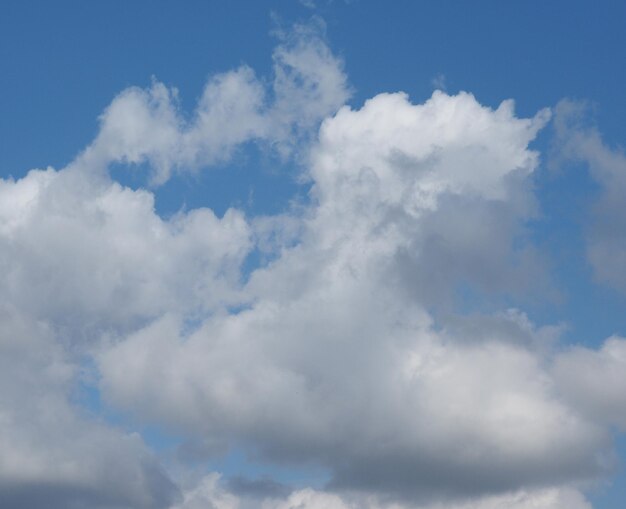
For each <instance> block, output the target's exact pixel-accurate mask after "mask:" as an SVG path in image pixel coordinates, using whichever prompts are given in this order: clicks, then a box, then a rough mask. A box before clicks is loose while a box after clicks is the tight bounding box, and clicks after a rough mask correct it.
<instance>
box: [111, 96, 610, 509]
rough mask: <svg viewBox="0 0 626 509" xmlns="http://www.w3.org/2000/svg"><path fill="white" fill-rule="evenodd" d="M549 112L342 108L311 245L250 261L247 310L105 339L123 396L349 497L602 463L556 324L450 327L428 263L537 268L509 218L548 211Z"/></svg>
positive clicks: (461, 273)
mask: <svg viewBox="0 0 626 509" xmlns="http://www.w3.org/2000/svg"><path fill="white" fill-rule="evenodd" d="M546 119H547V112H540V113H539V114H538V115H537V116H536V117H535V118H534V119H518V118H517V117H515V116H514V114H513V110H512V104H511V103H510V102H506V103H504V104H503V105H501V106H500V107H499V108H498V109H496V110H491V109H489V108H485V107H483V106H481V105H479V104H478V103H477V101H476V100H475V99H474V98H473V97H472V96H471V95H469V94H460V95H459V96H447V95H445V94H443V93H441V92H436V93H435V94H434V95H433V97H432V98H431V99H430V100H429V101H427V102H426V103H425V104H424V105H413V104H411V103H410V102H409V101H408V99H407V97H406V96H405V95H403V94H385V95H381V96H378V97H376V98H374V99H372V100H370V101H368V102H367V103H366V104H365V105H364V106H363V108H361V109H360V110H351V109H349V108H347V107H346V108H343V109H342V110H340V111H339V112H338V113H337V115H336V116H335V117H333V118H331V119H327V120H326V121H325V122H324V124H323V125H322V128H321V131H320V139H319V143H318V144H317V146H316V147H314V148H313V150H312V155H311V170H310V178H311V179H312V181H313V187H312V191H311V205H310V207H309V210H308V211H306V212H304V213H303V214H302V226H301V228H300V233H299V238H298V241H297V242H295V245H291V244H290V245H287V246H284V247H283V248H282V250H280V256H279V257H278V258H277V259H276V260H274V261H273V262H272V263H270V264H269V265H268V266H267V267H263V268H259V269H257V270H255V271H254V272H253V273H252V274H251V276H250V279H249V282H248V284H247V285H246V286H245V288H243V290H242V292H243V294H244V295H246V297H247V302H248V303H249V305H248V307H247V308H246V309H244V310H242V311H240V312H238V313H236V314H223V315H214V316H212V317H210V318H208V319H207V320H205V321H204V323H203V324H202V326H201V327H199V328H198V330H196V331H194V332H192V333H190V334H181V332H180V331H181V321H180V318H178V317H176V316H175V315H168V316H166V317H163V318H162V319H159V320H157V321H155V322H153V323H152V324H151V325H149V326H148V327H146V328H145V329H142V330H140V331H138V332H136V333H134V334H132V335H129V336H128V337H126V338H125V339H124V341H121V342H119V343H117V344H116V345H115V346H113V347H112V348H108V349H106V350H104V351H102V352H101V354H100V356H99V366H100V370H101V373H102V389H103V391H104V393H105V394H106V396H107V397H108V398H109V401H110V402H111V404H113V405H115V406H118V407H120V408H125V409H127V410H128V411H130V412H133V413H134V414H135V415H138V416H142V417H143V418H144V419H148V420H151V421H155V422H162V423H163V422H165V423H167V424H168V425H169V426H171V427H172V428H173V429H184V430H185V432H186V433H190V434H197V435H198V436H200V437H205V438H207V437H208V439H209V441H215V440H217V441H221V442H231V443H246V444H249V445H250V446H251V447H252V449H253V450H255V451H256V454H258V455H260V457H262V458H265V459H267V460H270V461H288V462H289V461H292V462H311V461H313V462H316V463H317V464H320V465H322V466H325V467H327V468H329V469H330V470H331V473H332V479H331V481H330V484H329V486H330V487H332V488H333V489H337V490H349V489H357V490H365V491H368V490H372V491H374V492H380V493H386V494H388V495H391V496H393V497H400V498H404V499H412V500H419V499H422V500H427V499H430V498H432V497H434V496H441V495H445V496H465V497H476V496H479V495H480V494H481V493H485V492H503V491H510V490H516V489H518V488H519V487H520V486H529V487H531V486H544V485H550V484H559V483H561V482H567V481H571V480H580V479H588V478H593V477H594V476H597V475H600V474H601V473H602V472H604V471H606V469H607V467H608V465H609V463H610V457H609V456H610V455H609V454H604V455H603V452H604V453H607V451H608V447H609V437H608V434H607V432H606V430H605V429H604V428H603V427H602V426H598V425H596V424H595V423H594V422H590V421H588V420H586V419H584V418H583V417H582V416H581V415H579V413H578V411H577V410H576V409H575V408H572V407H569V406H568V405H566V404H564V403H563V402H562V401H561V399H560V395H559V393H558V390H557V388H556V386H555V384H554V381H553V379H552V377H551V374H550V372H549V371H548V370H547V369H546V368H545V366H544V364H545V359H544V357H543V355H544V353H543V352H545V350H546V348H542V345H543V346H545V344H544V343H545V341H548V340H547V339H546V338H547V337H548V336H550V335H551V334H550V331H542V330H536V329H534V328H533V327H532V325H529V323H528V321H527V320H525V319H523V316H522V315H520V314H519V313H515V312H512V313H509V314H508V315H500V317H499V318H498V320H499V323H500V324H502V323H504V326H502V325H500V326H499V327H495V326H494V327H492V328H490V327H489V326H487V325H484V326H480V325H476V323H478V322H476V323H474V326H473V327H472V328H469V327H466V325H467V324H466V325H460V323H459V322H455V325H454V327H452V326H451V327H445V326H444V327H443V328H441V327H437V326H436V325H435V323H434V321H433V318H432V316H431V315H430V313H429V312H428V305H429V304H430V302H432V301H430V300H429V295H428V293H427V292H426V291H425V290H424V289H423V288H420V284H419V271H424V274H425V275H426V274H428V273H432V272H437V271H441V272H442V274H443V276H442V277H441V278H440V279H438V280H437V286H439V287H445V286H446V285H449V291H452V290H453V289H454V283H455V282H457V281H458V280H459V279H462V278H466V279H467V280H468V281H469V282H470V283H472V284H475V285H477V286H484V287H488V286H489V280H488V279H487V278H488V277H489V276H491V275H492V274H491V273H490V271H489V270H487V267H488V268H489V269H491V271H496V274H499V275H497V276H496V277H494V280H495V282H494V283H493V284H494V285H496V286H497V285H498V284H507V279H510V276H512V275H514V274H515V273H516V271H517V270H519V266H517V265H510V264H509V259H510V258H515V255H516V254H517V253H515V252H514V249H513V246H512V244H513V243H514V239H515V238H516V231H515V230H516V229H515V228H512V227H511V225H512V224H515V223H519V222H521V221H522V220H523V219H524V218H527V217H529V216H531V215H532V214H533V213H534V203H533V199H532V194H531V193H530V191H529V186H528V185H527V179H528V178H529V177H530V176H531V174H532V172H533V170H534V169H535V167H536V165H537V154H536V153H534V152H533V151H531V150H529V149H528V143H529V142H530V140H532V138H533V137H534V135H535V134H536V132H537V130H538V129H539V128H541V126H542V125H544V123H545V121H546ZM457 209H460V210H457ZM441 210H448V212H449V214H450V216H451V217H456V218H458V220H459V222H460V224H459V225H454V224H450V223H451V222H452V221H441V223H435V224H441V225H442V228H441V231H439V232H438V234H439V235H440V238H442V242H441V243H440V244H439V245H438V246H437V249H438V251H437V253H438V254H439V255H438V256H433V255H430V256H429V249H432V247H431V246H430V244H431V243H430V242H428V239H429V237H430V236H431V235H435V232H436V228H435V227H434V225H433V223H432V222H431V221H433V217H435V216H436V215H437V214H438V213H440V211H441ZM474 210H476V211H478V212H476V213H473V214H472V213H470V211H474ZM485 221H487V224H488V225H492V224H500V221H504V225H505V226H504V227H503V228H501V229H497V228H496V229H495V231H492V229H490V228H489V227H487V228H485V230H483V226H484V222H485ZM482 231H485V235H487V237H485V238H482V237H481V232H482ZM494 251H495V253H496V255H495V256H494V255H493V253H494ZM445 253H447V254H448V256H447V257H444V256H443V254H445ZM467 259H471V260H473V261H472V262H471V263H468V264H467V265H465V263H464V262H465V261H466V260H467ZM450 260H458V266H455V264H454V263H451V262H450ZM477 265H484V267H485V271H484V274H481V273H480V271H477V270H476V266H477ZM446 270H447V271H448V273H447V274H446V273H445V271H446ZM416 272H417V275H415V274H414V273H416ZM450 272H451V274H450ZM501 281H504V282H503V283H501ZM427 288H428V287H427ZM507 290H509V288H507ZM411 297H412V298H411ZM487 321H488V320H487ZM492 323H493V322H492ZM553 332H554V331H553ZM520 338H521V339H520ZM157 381H158V382H157Z"/></svg>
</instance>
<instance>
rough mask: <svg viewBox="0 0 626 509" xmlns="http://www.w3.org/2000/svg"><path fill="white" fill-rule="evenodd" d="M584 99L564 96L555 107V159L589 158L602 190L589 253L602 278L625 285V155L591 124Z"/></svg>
mask: <svg viewBox="0 0 626 509" xmlns="http://www.w3.org/2000/svg"><path fill="white" fill-rule="evenodd" d="M587 110H588V109H587V107H586V106H585V104H583V103H580V102H575V101H570V100H563V101H561V102H560V103H559V104H558V105H557V107H556V109H555V113H556V116H555V133H556V135H555V142H554V145H555V146H554V151H555V161H556V162H557V163H563V162H567V161H575V162H582V163H584V164H585V165H586V166H587V167H588V169H589V173H590V176H591V177H592V179H593V180H594V181H595V182H596V183H597V184H598V185H599V188H600V192H599V194H598V196H597V197H596V198H595V199H594V202H593V210H592V214H591V218H590V220H589V221H588V223H587V225H586V242H587V257H588V259H589V262H590V263H591V266H592V267H593V270H594V275H595V276H596V278H597V280H598V281H600V282H602V283H604V284H606V285H608V286H611V287H613V288H616V289H618V290H620V291H622V292H624V291H626V215H625V214H624V213H623V203H624V200H625V199H626V156H625V155H624V152H623V150H621V149H619V148H615V149H613V148H610V147H609V146H607V145H606V144H605V143H604V142H603V140H602V137H601V135H600V132H599V131H598V129H597V128H595V127H593V126H592V125H590V124H589V119H588V111H587Z"/></svg>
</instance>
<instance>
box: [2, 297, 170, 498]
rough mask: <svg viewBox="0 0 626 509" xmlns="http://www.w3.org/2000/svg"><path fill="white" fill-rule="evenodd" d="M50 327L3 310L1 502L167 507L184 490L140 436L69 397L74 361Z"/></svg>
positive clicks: (20, 314) (3, 308)
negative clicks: (97, 417)
mask: <svg viewBox="0 0 626 509" xmlns="http://www.w3.org/2000/svg"><path fill="white" fill-rule="evenodd" d="M60 342H61V341H60V338H57V337H56V334H55V332H54V330H53V328H52V327H50V326H49V325H46V324H45V323H43V322H38V321H36V320H32V319H31V318H30V317H29V316H25V315H23V314H22V313H20V312H19V311H17V310H15V309H13V308H12V307H11V306H8V305H6V304H3V305H2V308H1V309H0V450H2V455H0V505H1V506H2V507H3V508H7V509H18V508H21V507H29V508H34V509H35V508H43V507H46V508H58V509H61V508H66V507H94V508H106V509H129V508H131V507H132V508H146V509H147V508H150V509H152V508H166V507H169V505H170V504H171V503H172V502H174V501H175V500H176V498H177V497H178V495H179V493H178V489H177V487H176V486H175V485H174V483H173V482H172V481H171V480H170V479H169V477H168V475H167V474H166V473H165V471H164V470H163V469H162V467H161V466H160V464H159V462H158V460H157V459H156V458H155V457H154V456H153V455H152V454H151V453H150V451H149V450H148V449H147V447H146V446H145V445H144V444H143V442H142V440H141V438H140V437H139V436H138V435H137V434H131V433H125V432H122V431H120V430H116V429H111V428H109V427H107V426H106V425H104V424H103V423H101V422H99V421H96V420H94V419H92V418H90V417H89V416H88V415H87V414H86V412H84V411H80V410H79V409H77V408H76V407H75V406H74V405H73V404H72V402H71V400H70V398H69V396H70V393H71V392H72V390H73V389H72V385H73V382H74V380H75V379H76V378H77V373H76V366H75V365H74V364H73V363H72V362H71V360H70V359H69V358H68V356H67V355H66V354H65V353H64V352H63V349H62V348H61V346H60V344H59V343H60Z"/></svg>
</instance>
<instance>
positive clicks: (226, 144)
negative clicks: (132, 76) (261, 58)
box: [75, 21, 350, 184]
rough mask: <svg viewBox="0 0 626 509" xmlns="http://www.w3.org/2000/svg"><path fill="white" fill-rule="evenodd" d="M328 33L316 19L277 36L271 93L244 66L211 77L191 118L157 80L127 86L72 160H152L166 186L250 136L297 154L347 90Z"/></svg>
mask: <svg viewBox="0 0 626 509" xmlns="http://www.w3.org/2000/svg"><path fill="white" fill-rule="evenodd" d="M323 31H324V26H323V23H322V22H321V21H317V22H316V23H313V24H310V25H302V26H299V25H297V26H296V27H294V28H293V30H291V31H289V32H284V33H281V34H280V39H281V44H279V45H278V46H277V48H276V49H275V50H274V54H273V61H274V66H273V71H274V79H273V82H272V86H271V89H270V90H266V87H265V85H264V82H263V81H262V80H260V79H259V78H257V77H256V76H255V74H254V72H253V71H252V69H250V68H249V67H247V66H242V67H240V68H238V69H236V70H234V71H230V72H226V73H223V74H218V75H216V76H214V77H212V78H211V79H210V80H209V81H208V83H207V84H206V87H205V89H204V91H203V94H202V97H201V98H200V100H199V102H198V105H197V107H196V110H195V112H194V114H193V116H192V118H191V119H190V120H187V119H185V117H184V115H183V114H182V112H181V111H180V108H179V107H178V102H177V91H176V90H171V89H168V88H167V87H166V86H165V85H164V84H162V83H160V82H157V81H155V82H154V83H153V84H152V86H151V87H150V88H148V89H146V90H144V89H140V88H137V87H132V88H129V89H127V90H124V91H123V92H121V93H120V94H119V95H118V96H117V97H116V98H115V99H114V100H113V102H112V103H111V104H110V105H109V107H108V108H107V109H106V110H105V112H104V113H103V114H102V116H101V117H100V122H101V127H100V133H99V135H98V136H97V138H96V139H95V140H94V142H93V143H92V144H91V145H90V146H89V147H88V148H87V149H86V150H85V151H84V153H83V154H82V155H81V156H80V157H79V158H78V160H77V161H76V162H75V164H76V165H80V166H82V167H84V168H87V169H89V171H98V170H99V171H102V170H103V169H104V168H106V167H107V166H108V165H109V164H110V163H113V162H122V163H134V164H138V163H143V162H148V163H149V164H150V167H151V169H152V181H153V183H154V184H163V183H164V182H165V181H166V180H167V179H168V178H169V177H170V174H171V172H172V171H191V170H197V169H198V168H202V167H204V166H210V165H213V164H215V163H219V162H223V161H224V160H227V159H228V158H229V157H230V156H231V155H232V153H233V151H234V150H235V149H236V148H237V147H238V146H239V145H241V144H242V143H245V142H249V141H257V142H262V143H265V144H268V145H269V146H270V147H273V148H274V149H276V150H277V151H278V153H279V154H280V155H282V156H288V155H290V154H292V153H293V152H294V151H295V150H296V148H297V147H298V146H300V145H301V142H302V141H305V140H307V139H308V138H310V137H312V136H313V135H314V134H315V132H316V130H317V127H318V124H319V122H320V121H321V120H322V119H324V118H325V117H327V116H328V115H332V114H333V113H334V112H335V111H337V109H338V108H339V107H340V106H341V105H343V104H344V103H345V101H346V100H347V98H348V96H349V93H350V92H349V90H348V87H347V84H346V76H345V74H344V73H343V70H342V63H341V61H340V60H338V59H337V58H336V57H335V56H334V55H333V54H332V53H331V52H330V50H329V49H328V47H327V46H326V44H325V43H324V40H323Z"/></svg>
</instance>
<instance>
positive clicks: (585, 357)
mask: <svg viewBox="0 0 626 509" xmlns="http://www.w3.org/2000/svg"><path fill="white" fill-rule="evenodd" d="M554 369H555V376H556V379H557V381H558V382H559V385H560V387H561V391H562V392H563V394H565V395H566V396H567V397H568V398H569V399H570V400H571V401H572V404H574V405H576V407H577V408H580V409H581V410H584V411H585V412H586V413H587V415H588V417H589V418H590V419H593V420H597V421H599V422H602V423H604V424H610V425H614V426H618V427H619V428H620V429H621V430H622V431H625V430H626V339H624V338H620V337H617V336H614V337H611V338H609V339H607V340H606V341H605V342H604V344H603V345H602V347H601V348H600V349H599V350H592V349H589V348H583V347H574V348H571V349H570V350H569V351H567V352H565V353H563V354H562V355H561V356H559V357H558V359H557V362H556V364H555V368H554Z"/></svg>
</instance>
